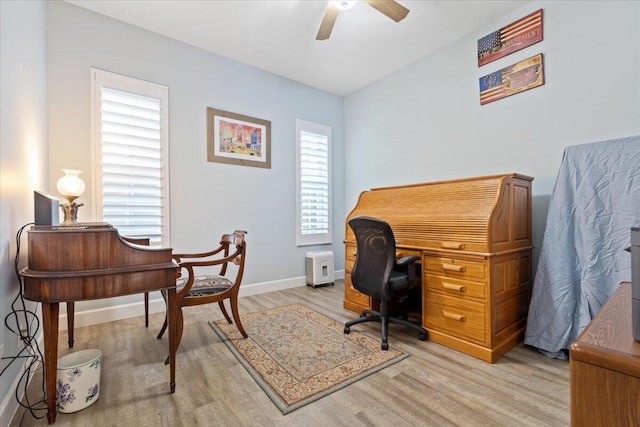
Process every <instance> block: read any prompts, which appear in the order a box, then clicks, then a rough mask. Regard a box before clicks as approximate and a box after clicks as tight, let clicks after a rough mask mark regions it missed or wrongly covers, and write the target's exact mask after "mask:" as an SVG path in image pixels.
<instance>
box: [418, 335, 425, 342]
mask: <svg viewBox="0 0 640 427" xmlns="http://www.w3.org/2000/svg"><path fill="white" fill-rule="evenodd" d="M418 339H419V340H420V341H426V340H427V334H420V335H418Z"/></svg>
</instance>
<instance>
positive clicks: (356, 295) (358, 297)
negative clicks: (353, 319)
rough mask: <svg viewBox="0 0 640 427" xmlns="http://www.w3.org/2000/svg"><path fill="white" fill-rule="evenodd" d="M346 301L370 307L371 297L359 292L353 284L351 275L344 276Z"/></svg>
mask: <svg viewBox="0 0 640 427" xmlns="http://www.w3.org/2000/svg"><path fill="white" fill-rule="evenodd" d="M344 299H345V300H347V301H350V302H352V303H354V304H358V305H362V306H366V307H370V306H371V299H370V298H369V296H367V295H365V294H363V293H360V292H358V291H357V290H356V289H355V288H354V287H353V284H352V283H351V275H350V274H349V275H345V276H344Z"/></svg>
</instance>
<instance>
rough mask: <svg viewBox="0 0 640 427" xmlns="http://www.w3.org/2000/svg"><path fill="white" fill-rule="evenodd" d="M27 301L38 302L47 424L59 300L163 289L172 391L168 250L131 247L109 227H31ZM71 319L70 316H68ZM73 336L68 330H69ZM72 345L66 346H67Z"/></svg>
mask: <svg viewBox="0 0 640 427" xmlns="http://www.w3.org/2000/svg"><path fill="white" fill-rule="evenodd" d="M28 233H29V238H28V243H29V256H28V266H27V268H24V269H23V270H22V271H21V272H20V275H21V276H22V277H23V279H24V296H25V298H27V299H29V300H32V301H38V302H40V303H42V320H43V335H44V375H45V391H46V399H47V419H48V421H49V424H52V423H54V422H55V420H56V413H57V410H56V367H57V361H58V314H59V306H60V303H61V302H65V303H73V302H75V301H81V300H92V299H99V298H109V297H116V296H122V295H130V294H135V293H144V292H151V291H156V290H166V291H167V318H168V323H169V343H168V344H169V376H170V380H169V386H170V391H171V393H173V392H174V391H175V354H176V341H175V337H176V322H175V321H176V318H177V311H176V310H177V308H176V307H177V306H176V276H177V271H178V270H177V268H178V266H177V264H175V263H174V262H173V259H172V250H171V249H168V248H148V247H143V246H138V245H132V244H129V243H128V242H127V241H125V240H124V238H123V237H122V236H120V234H119V233H118V231H117V230H116V229H115V228H114V227H112V226H111V225H109V224H105V223H88V224H79V225H78V226H71V227H65V226H53V227H50V226H34V227H32V228H31V229H30V230H29V231H28ZM68 314H69V315H71V316H73V314H72V313H68ZM70 333H72V331H70ZM71 343H72V341H71V340H70V342H69V344H70V346H71Z"/></svg>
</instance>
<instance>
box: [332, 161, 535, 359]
mask: <svg viewBox="0 0 640 427" xmlns="http://www.w3.org/2000/svg"><path fill="white" fill-rule="evenodd" d="M532 180H533V178H531V177H528V176H524V175H519V174H515V173H512V174H505V175H492V176H483V177H477V178H468V179H458V180H451V181H440V182H431V183H424V184H415V185H406V186H397V187H385V188H375V189H372V190H370V191H364V192H363V193H362V194H360V197H359V199H358V202H357V204H356V206H355V207H354V208H353V210H352V211H351V212H350V213H349V215H347V218H346V221H347V225H346V235H345V241H344V243H345V258H346V259H345V295H344V307H345V308H347V309H349V310H353V311H361V310H364V309H368V308H371V306H372V304H374V303H375V301H372V300H371V298H369V297H368V296H367V295H364V294H361V293H360V292H358V291H357V290H355V289H354V288H353V284H352V283H351V268H352V267H353V264H354V260H355V258H354V253H355V251H356V243H355V236H354V234H353V231H352V230H351V229H350V228H349V225H348V221H349V220H350V219H351V218H353V217H356V216H361V215H364V216H372V217H376V218H380V219H383V220H385V221H387V222H388V223H389V224H390V225H391V228H392V229H393V233H394V235H395V238H396V246H397V249H398V255H399V256H406V255H417V256H419V257H420V258H421V264H422V326H424V327H425V328H426V329H427V330H428V331H429V340H432V341H434V342H437V343H440V344H443V345H446V346H448V347H451V348H454V349H456V350H458V351H462V352H464V353H467V354H469V355H471V356H474V357H477V358H479V359H482V360H484V361H487V362H491V363H493V362H495V361H496V360H497V359H498V358H499V357H500V356H502V355H503V354H505V353H506V352H508V351H509V350H511V349H512V348H513V347H514V346H515V345H516V344H518V343H519V342H520V341H521V340H522V338H523V335H524V329H525V327H526V323H527V312H528V309H529V298H530V290H531V250H532V248H533V246H532V245H531V181H532Z"/></svg>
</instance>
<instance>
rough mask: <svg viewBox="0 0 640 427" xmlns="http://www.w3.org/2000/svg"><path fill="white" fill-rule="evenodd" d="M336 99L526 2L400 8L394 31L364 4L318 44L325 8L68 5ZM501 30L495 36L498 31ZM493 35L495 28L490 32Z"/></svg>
mask: <svg viewBox="0 0 640 427" xmlns="http://www.w3.org/2000/svg"><path fill="white" fill-rule="evenodd" d="M67 2H68V3H73V4H75V5H78V6H81V7H83V8H86V9H90V10H92V11H94V12H98V13H101V14H103V15H107V16H110V17H112V18H115V19H118V20H121V21H124V22H127V23H129V24H133V25H136V26H138V27H141V28H144V29H147V30H149V31H153V32H156V33H159V34H162V35H165V36H167V37H171V38H173V39H176V40H179V41H182V42H184V43H188V44H190V45H193V46H196V47H199V48H201V49H205V50H208V51H211V52H214V53H217V54H219V55H222V56H225V57H227V58H231V59H234V60H236V61H240V62H243V63H245V64H249V65H252V66H254V67H256V68H258V69H261V70H264V71H269V72H272V73H274V74H278V75H281V76H284V77H287V78H289V79H292V80H295V81H298V82H301V83H304V84H307V85H309V86H313V87H315V88H318V89H322V90H325V91H327V92H331V93H334V94H336V95H348V94H349V93H351V92H353V91H355V90H357V89H360V88H362V87H364V86H366V85H368V84H370V83H373V82H374V81H376V80H379V79H381V78H382V77H385V76H387V75H389V74H391V73H393V72H394V71H396V70H398V69H400V68H402V67H404V66H406V65H408V64H411V63H413V62H415V61H417V60H418V59H420V58H422V57H424V56H425V55H427V54H429V53H431V52H434V51H436V50H438V49H440V48H442V47H444V46H447V45H449V44H451V43H453V42H455V41H456V40H459V39H461V38H463V37H464V36H466V35H468V34H470V33H472V32H475V31H477V30H479V29H481V28H483V27H485V26H487V25H490V24H495V22H497V20H498V19H499V18H500V17H502V16H503V15H505V14H507V13H509V12H511V11H513V10H515V9H517V8H519V7H521V6H523V5H525V4H527V3H529V2H530V1H515V0H508V1H500V0H488V1H485V0H463V1H457V0H447V1H432V0H423V1H415V0H413V1H412V0H398V2H399V3H400V4H402V5H403V6H405V7H406V8H408V9H409V10H410V12H409V15H408V16H407V17H406V18H405V19H404V20H403V21H400V22H398V23H396V22H394V21H392V20H391V19H389V18H387V17H386V16H384V15H383V14H381V13H380V12H378V11H376V10H375V9H373V8H372V7H370V6H369V5H367V4H366V3H363V2H358V4H356V5H355V6H354V7H353V8H352V9H349V10H347V11H342V12H340V15H339V16H338V19H337V22H336V24H335V27H334V28H333V32H332V33H331V37H330V38H329V39H328V40H324V41H317V40H316V39H315V36H316V33H317V31H318V27H319V25H320V21H321V20H322V16H323V15H324V11H325V7H326V4H327V1H320V0H318V1H316V0H235V1H234V0H232V1H229V0H213V1H211V0H210V1H206V0H205V1H202V0H182V1H173V0H159V1H157V0H67ZM495 29H498V28H495ZM491 30H493V27H491Z"/></svg>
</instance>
